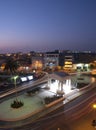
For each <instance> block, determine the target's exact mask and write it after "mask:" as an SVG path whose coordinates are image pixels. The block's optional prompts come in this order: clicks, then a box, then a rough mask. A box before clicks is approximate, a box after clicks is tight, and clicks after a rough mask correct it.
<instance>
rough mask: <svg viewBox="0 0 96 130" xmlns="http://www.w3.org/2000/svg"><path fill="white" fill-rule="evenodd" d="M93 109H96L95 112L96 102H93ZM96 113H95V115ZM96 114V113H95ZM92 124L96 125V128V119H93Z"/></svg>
mask: <svg viewBox="0 0 96 130" xmlns="http://www.w3.org/2000/svg"><path fill="white" fill-rule="evenodd" d="M92 107H93V109H94V110H95V111H94V112H96V104H93V106H92ZM95 114H96V113H95ZM95 114H94V115H95ZM95 116H96V115H95ZM92 126H94V127H95V128H96V119H94V120H93V121H92Z"/></svg>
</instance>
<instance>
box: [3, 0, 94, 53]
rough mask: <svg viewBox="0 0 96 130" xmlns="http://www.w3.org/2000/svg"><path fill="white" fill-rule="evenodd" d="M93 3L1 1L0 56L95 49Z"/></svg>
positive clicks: (61, 0) (83, 0)
mask: <svg viewBox="0 0 96 130" xmlns="http://www.w3.org/2000/svg"><path fill="white" fill-rule="evenodd" d="M95 7H96V1H95V0H78V1H76V0H46V1H45V0H16V1H15V0H1V1H0V17H1V18H0V19H1V21H0V53H3V52H4V53H6V52H18V51H22V52H25V51H49V50H57V49H63V50H80V51H85V50H91V51H95V50H96V8H95Z"/></svg>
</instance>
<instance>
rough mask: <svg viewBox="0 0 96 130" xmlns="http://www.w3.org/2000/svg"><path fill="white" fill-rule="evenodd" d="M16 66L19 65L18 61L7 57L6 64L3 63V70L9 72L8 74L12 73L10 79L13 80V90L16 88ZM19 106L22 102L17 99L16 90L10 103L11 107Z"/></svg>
mask: <svg viewBox="0 0 96 130" xmlns="http://www.w3.org/2000/svg"><path fill="white" fill-rule="evenodd" d="M18 67H19V64H18V62H17V61H16V60H14V59H12V58H9V59H8V60H7V62H6V65H5V70H6V71H7V72H10V74H11V75H12V79H13V80H14V85H15V90H16V88H17V87H16V80H17V78H18V76H17V75H16V71H17V69H18ZM13 74H14V76H13ZM21 106H23V103H22V102H21V101H18V100H17V91H16V99H15V100H14V101H13V103H12V104H11V107H12V108H19V107H21Z"/></svg>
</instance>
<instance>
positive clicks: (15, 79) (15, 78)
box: [13, 75, 18, 101]
mask: <svg viewBox="0 0 96 130" xmlns="http://www.w3.org/2000/svg"><path fill="white" fill-rule="evenodd" d="M17 78H18V75H16V76H14V77H13V79H14V85H15V91H16V101H17V90H16V88H17V86H16V81H17Z"/></svg>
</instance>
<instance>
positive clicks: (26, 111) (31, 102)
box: [0, 90, 54, 121]
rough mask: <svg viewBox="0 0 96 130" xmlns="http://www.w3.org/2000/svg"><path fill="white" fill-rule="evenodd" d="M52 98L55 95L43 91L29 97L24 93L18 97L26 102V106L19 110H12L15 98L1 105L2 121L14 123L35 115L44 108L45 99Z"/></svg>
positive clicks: (0, 117) (0, 118)
mask: <svg viewBox="0 0 96 130" xmlns="http://www.w3.org/2000/svg"><path fill="white" fill-rule="evenodd" d="M46 95H47V96H52V95H54V93H52V92H49V91H46V90H44V91H43V90H41V91H40V92H39V93H37V94H35V95H32V96H29V95H27V93H24V94H22V95H20V96H18V100H20V101H22V102H24V106H23V107H21V108H18V109H14V108H11V106H10V104H11V103H12V102H13V100H14V99H15V98H12V99H9V100H6V101H4V102H2V103H1V104H0V120H6V121H13V120H20V119H23V118H26V117H28V116H31V115H32V114H35V113H36V112H38V111H40V110H41V109H43V108H44V103H43V98H44V97H46Z"/></svg>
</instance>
